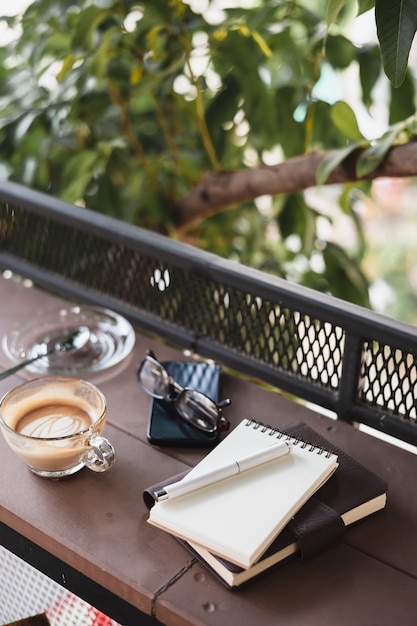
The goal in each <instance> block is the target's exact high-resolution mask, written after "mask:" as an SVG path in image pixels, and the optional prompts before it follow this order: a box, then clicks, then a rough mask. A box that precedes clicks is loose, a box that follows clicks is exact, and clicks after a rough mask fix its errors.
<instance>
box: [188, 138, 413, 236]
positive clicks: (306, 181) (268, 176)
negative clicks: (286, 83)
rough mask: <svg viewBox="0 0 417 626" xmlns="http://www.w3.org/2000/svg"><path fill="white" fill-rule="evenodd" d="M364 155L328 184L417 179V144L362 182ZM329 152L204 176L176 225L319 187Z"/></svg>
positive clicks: (392, 154) (397, 151)
mask: <svg viewBox="0 0 417 626" xmlns="http://www.w3.org/2000/svg"><path fill="white" fill-rule="evenodd" d="M362 152H363V150H362V149H358V150H356V151H354V152H352V153H351V154H350V155H349V156H348V157H347V158H346V159H345V160H344V161H343V162H342V163H341V164H340V165H339V166H338V167H336V168H335V169H334V170H333V172H332V173H331V174H330V176H329V178H328V179H327V181H326V185H334V184H343V183H349V182H354V181H358V180H374V179H375V178H380V177H391V178H400V177H406V176H417V141H410V142H409V143H406V144H402V145H399V146H393V147H392V148H391V149H390V151H389V152H388V154H387V156H386V158H385V160H384V161H383V162H382V163H381V165H380V166H379V167H378V168H377V169H375V170H374V171H373V172H371V173H370V174H368V175H367V176H365V177H364V178H362V179H358V178H357V176H356V174H355V172H356V162H357V160H358V158H359V156H360V155H361V153H362ZM328 154H330V153H329V152H312V153H310V154H308V155H305V156H301V157H296V158H293V159H289V160H288V161H285V162H284V163H280V164H278V165H273V166H262V167H257V168H252V169H247V170H236V171H224V172H217V173H204V174H203V177H202V180H201V182H200V183H198V185H196V186H195V187H194V189H192V190H191V191H190V193H188V194H187V195H186V196H184V197H183V198H182V199H181V200H179V201H178V203H177V205H176V224H177V226H178V227H180V228H184V227H186V226H188V225H190V224H191V223H192V222H194V221H195V220H197V219H201V218H202V217H206V216H208V215H210V214H212V213H216V212H219V211H222V210H223V209H226V208H227V207H230V206H232V205H235V204H238V203H240V202H248V201H251V200H254V199H255V198H257V197H259V196H262V195H276V194H280V193H295V192H297V191H302V190H304V189H307V188H308V187H315V186H316V172H317V168H318V167H319V165H320V163H321V162H322V160H323V159H324V158H325V157H327V156H328Z"/></svg>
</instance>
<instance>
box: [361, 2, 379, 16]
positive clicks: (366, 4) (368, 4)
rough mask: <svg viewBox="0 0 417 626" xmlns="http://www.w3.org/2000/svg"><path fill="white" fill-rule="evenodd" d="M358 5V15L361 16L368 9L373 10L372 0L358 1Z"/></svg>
mask: <svg viewBox="0 0 417 626" xmlns="http://www.w3.org/2000/svg"><path fill="white" fill-rule="evenodd" d="M358 5H359V6H358V15H362V14H363V13H366V12H367V11H369V10H370V9H373V8H374V5H375V2H374V0H358Z"/></svg>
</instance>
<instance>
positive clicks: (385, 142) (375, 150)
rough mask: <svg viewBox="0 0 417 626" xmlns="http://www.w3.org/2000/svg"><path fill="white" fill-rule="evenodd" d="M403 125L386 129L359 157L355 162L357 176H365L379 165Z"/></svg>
mask: <svg viewBox="0 0 417 626" xmlns="http://www.w3.org/2000/svg"><path fill="white" fill-rule="evenodd" d="M402 129H403V125H402V124H398V125H397V126H396V127H394V128H392V129H390V130H389V131H387V132H386V133H385V134H384V135H383V136H382V137H381V139H378V141H376V142H375V143H373V144H372V146H370V147H369V148H368V149H367V150H365V151H364V152H363V153H362V154H361V155H360V157H359V159H358V161H357V164H356V175H357V176H358V178H362V177H363V176H366V175H367V174H369V173H370V172H373V170H375V169H376V168H377V167H379V166H380V165H381V163H382V161H383V159H384V157H385V155H386V154H387V152H388V150H389V149H390V148H391V146H392V145H393V144H394V143H395V140H396V139H397V137H398V135H399V133H400V132H401V131H402Z"/></svg>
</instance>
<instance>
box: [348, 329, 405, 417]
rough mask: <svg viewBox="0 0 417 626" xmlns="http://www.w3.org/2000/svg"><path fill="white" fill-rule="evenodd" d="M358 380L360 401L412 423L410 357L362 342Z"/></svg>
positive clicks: (394, 350)
mask: <svg viewBox="0 0 417 626" xmlns="http://www.w3.org/2000/svg"><path fill="white" fill-rule="evenodd" d="M360 381H361V385H360V388H359V397H360V399H361V400H362V401H364V402H367V403H369V404H370V405H372V406H373V407H377V408H378V407H381V408H385V409H386V410H387V411H389V412H390V413H391V414H393V415H397V416H401V417H403V418H405V419H408V420H410V421H411V422H412V423H415V422H416V420H417V410H416V399H417V363H416V358H415V356H414V354H411V353H409V352H406V351H403V350H399V349H398V348H395V347H392V346H388V345H381V344H379V343H378V342H375V341H365V342H364V346H363V355H362V362H361V377H360Z"/></svg>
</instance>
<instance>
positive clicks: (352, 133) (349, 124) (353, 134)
mask: <svg viewBox="0 0 417 626" xmlns="http://www.w3.org/2000/svg"><path fill="white" fill-rule="evenodd" d="M330 116H331V118H332V122H333V124H334V125H335V126H336V128H338V129H339V130H340V131H341V132H342V133H343V134H344V135H346V137H347V138H348V139H349V141H360V140H361V139H363V135H362V133H361V131H360V130H359V126H358V122H357V120H356V116H355V114H354V112H353V110H352V109H351V107H350V106H349V105H348V104H347V102H343V101H341V100H340V101H339V102H336V103H335V104H334V105H333V106H332V108H331V109H330Z"/></svg>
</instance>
